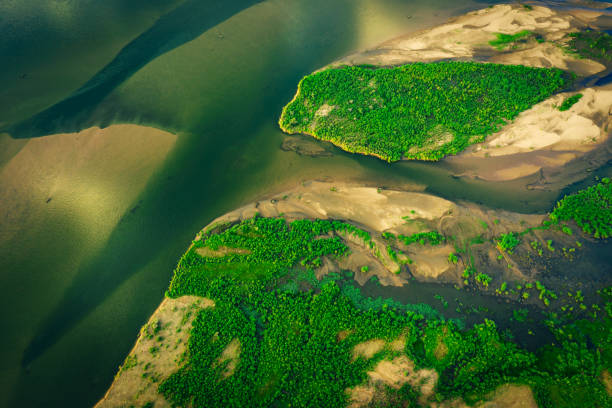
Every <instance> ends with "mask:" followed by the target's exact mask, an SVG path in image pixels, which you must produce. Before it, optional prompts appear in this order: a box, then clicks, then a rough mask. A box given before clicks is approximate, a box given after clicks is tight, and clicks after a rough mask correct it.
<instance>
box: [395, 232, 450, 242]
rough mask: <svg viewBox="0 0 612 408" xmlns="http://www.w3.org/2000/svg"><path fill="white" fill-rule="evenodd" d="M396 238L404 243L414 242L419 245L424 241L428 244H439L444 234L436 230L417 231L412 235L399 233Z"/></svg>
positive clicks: (442, 240)
mask: <svg viewBox="0 0 612 408" xmlns="http://www.w3.org/2000/svg"><path fill="white" fill-rule="evenodd" d="M397 238H398V239H399V240H400V241H402V242H403V243H404V244H405V245H410V244H414V243H416V242H418V243H419V244H421V245H425V243H426V242H427V243H429V244H430V245H440V244H441V243H443V242H444V240H445V238H444V235H442V234H440V233H439V232H438V231H428V232H417V233H416V234H412V235H401V234H400V235H398V237H397Z"/></svg>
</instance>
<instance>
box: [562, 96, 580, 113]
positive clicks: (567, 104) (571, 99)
mask: <svg viewBox="0 0 612 408" xmlns="http://www.w3.org/2000/svg"><path fill="white" fill-rule="evenodd" d="M581 98H582V94H581V93H578V94H576V95H572V96H570V97H568V98H567V99H566V100H564V101H563V103H562V104H561V106H559V110H560V111H561V112H563V111H566V110H569V108H571V107H572V106H574V104H575V103H576V102H578V101H579V100H580V99H581Z"/></svg>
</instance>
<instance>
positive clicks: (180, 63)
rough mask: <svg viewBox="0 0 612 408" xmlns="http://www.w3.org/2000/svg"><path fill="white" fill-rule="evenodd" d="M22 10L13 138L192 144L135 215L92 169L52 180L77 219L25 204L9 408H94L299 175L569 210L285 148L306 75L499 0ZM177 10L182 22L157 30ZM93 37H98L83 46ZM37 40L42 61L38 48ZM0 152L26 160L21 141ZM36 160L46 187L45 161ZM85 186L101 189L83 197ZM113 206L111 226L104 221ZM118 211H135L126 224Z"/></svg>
mask: <svg viewBox="0 0 612 408" xmlns="http://www.w3.org/2000/svg"><path fill="white" fill-rule="evenodd" d="M16 3H18V2H12V3H1V2H0V10H2V11H3V12H5V13H3V14H2V15H3V16H7V15H8V16H9V17H10V18H9V17H5V19H4V20H3V21H4V23H5V24H4V25H3V24H2V23H1V22H0V30H2V32H3V33H5V32H7V31H9V30H12V31H15V32H19V30H21V29H23V27H26V23H27V26H28V27H31V28H30V30H31V33H30V35H27V36H26V35H24V36H19V35H13V36H10V37H7V36H0V38H2V39H3V40H4V42H2V43H0V44H1V45H2V47H0V55H4V54H6V55H9V56H12V58H13V60H14V64H11V69H9V70H6V71H5V70H4V69H2V70H0V72H1V75H0V89H4V90H6V91H0V92H1V93H0V104H2V105H3V106H4V105H6V106H9V105H10V106H11V107H10V109H7V110H5V112H2V113H0V129H3V130H9V131H10V132H11V134H12V135H13V136H15V137H31V136H42V135H44V134H48V133H59V132H69V131H75V130H80V129H83V128H87V127H90V126H94V125H109V124H112V123H138V124H144V125H150V126H153V127H160V128H163V129H167V130H170V131H172V132H174V133H176V134H178V141H177V144H176V145H175V147H174V149H173V151H172V152H171V153H170V155H169V156H168V159H167V160H166V161H165V163H164V164H163V165H162V166H161V167H159V168H158V169H157V171H156V172H155V174H154V176H153V177H152V178H151V179H150V181H149V182H148V184H147V186H146V187H145V189H144V190H143V191H142V192H139V193H138V198H137V199H134V200H132V201H131V202H130V203H125V201H126V198H125V197H126V196H127V194H124V193H121V191H125V189H126V188H129V183H130V181H129V176H127V175H126V176H125V177H118V178H116V179H112V180H107V179H105V178H104V177H102V176H100V177H91V178H83V177H82V175H79V174H65V175H64V176H63V177H64V179H63V180H57V179H50V180H48V181H46V182H47V183H49V184H51V185H55V183H59V182H60V181H62V182H65V188H64V189H63V190H62V192H61V194H60V193H57V195H56V196H55V197H54V198H53V200H55V202H56V203H57V202H65V203H66V205H65V206H63V207H61V206H57V205H55V206H53V205H47V204H46V202H45V200H46V199H47V198H46V197H44V198H41V197H38V196H36V195H35V194H32V195H31V196H30V197H25V198H19V200H23V201H17V202H16V203H15V205H16V206H17V207H21V206H23V207H27V208H29V209H31V212H32V214H35V215H36V216H32V217H30V218H27V222H23V223H20V224H19V225H10V224H8V225H10V226H11V228H13V229H14V232H15V234H14V237H13V238H11V239H8V240H6V241H2V243H1V247H0V270H1V271H2V274H1V275H0V285H2V287H3V288H6V289H5V293H4V295H3V298H2V300H1V301H0V310H2V312H0V313H1V315H0V316H1V321H2V322H3V324H4V328H5V335H4V336H2V340H0V345H1V347H0V361H2V363H1V364H2V365H1V367H2V369H1V374H0V406H19V407H30V406H32V407H34V406H45V407H54V406H58V407H59V406H61V407H70V406H75V407H76V406H79V407H80V406H87V405H91V404H93V403H94V402H95V401H96V400H98V399H99V398H100V397H101V396H102V395H103V394H104V392H105V390H106V389H107V387H108V386H109V384H110V382H111V381H112V378H113V375H114V373H115V371H116V368H117V366H118V365H119V364H120V363H121V361H122V360H123V358H124V357H125V355H127V352H128V351H129V349H130V348H131V346H132V344H133V342H134V340H135V338H136V335H137V333H138V330H139V328H140V326H141V325H142V324H143V323H144V322H145V321H146V319H147V318H148V316H149V315H150V313H151V312H152V311H153V310H154V309H155V308H156V306H157V305H158V304H159V302H160V300H161V298H162V296H163V293H164V290H165V289H166V287H167V285H168V282H169V279H170V277H171V272H172V268H173V266H174V265H175V264H176V261H177V260H178V258H179V257H180V255H181V253H182V252H183V251H184V250H185V248H186V246H187V245H188V243H189V242H190V240H191V239H192V237H193V236H194V235H195V233H196V232H197V231H198V230H199V229H200V228H201V227H202V226H204V225H206V224H207V223H208V222H210V221H211V220H212V219H214V218H215V217H217V216H219V215H221V214H223V213H225V212H227V211H229V210H231V209H233V208H235V207H237V206H239V205H242V204H245V203H247V202H249V201H252V200H254V199H257V198H258V197H262V196H266V195H269V194H272V193H274V192H280V191H282V190H283V189H285V188H287V187H290V186H293V185H295V184H296V183H299V182H300V181H302V180H307V179H313V178H325V179H332V180H353V181H359V182H363V183H367V184H371V185H378V186H387V187H402V188H414V189H423V188H425V189H426V190H427V191H430V192H433V193H436V194H439V195H442V196H444V197H448V198H453V199H466V200H470V201H475V202H480V203H484V204H487V205H490V206H493V207H501V208H505V209H509V210H516V211H540V212H541V211H545V210H546V209H548V208H549V206H550V203H551V202H552V201H553V200H554V199H556V198H557V195H558V192H556V191H553V192H542V191H526V190H522V189H521V190H520V194H518V193H517V188H518V186H516V185H514V184H512V183H495V184H491V183H485V182H481V181H469V180H463V179H456V178H453V177H451V176H450V175H449V174H450V173H449V170H448V168H447V166H446V165H445V164H444V163H438V164H435V165H434V164H427V163H396V164H393V165H389V164H387V163H384V162H381V161H380V160H377V159H374V158H370V157H361V156H355V155H349V154H346V153H344V152H341V151H340V150H339V149H335V148H330V149H331V150H332V152H333V153H334V156H332V157H319V158H312V157H304V156H298V155H296V154H295V153H293V152H284V151H282V150H280V149H279V146H280V144H281V142H282V140H283V138H284V136H283V134H282V133H281V132H280V131H279V130H278V126H277V125H276V121H277V120H278V116H279V113H280V109H281V108H282V106H283V105H284V104H285V103H286V102H287V101H289V100H290V99H291V97H292V96H293V94H294V92H295V87H296V84H297V82H298V81H299V79H300V78H301V77H302V76H303V75H305V74H307V73H309V72H311V71H313V70H314V69H317V68H319V67H321V66H323V65H325V64H327V63H330V62H332V61H334V60H336V59H338V58H340V57H342V56H344V55H347V54H349V53H351V52H354V51H356V50H360V49H364V48H366V47H369V46H373V45H375V44H377V43H378V42H381V41H383V40H386V39H388V38H392V37H395V36H398V35H400V34H404V33H406V32H410V31H413V30H417V29H421V28H425V27H428V26H431V25H434V24H437V23H440V22H442V21H444V20H445V19H446V18H448V17H449V16H450V15H451V14H460V13H463V12H465V11H467V10H469V9H472V8H478V7H482V6H483V3H493V2H480V3H477V2H474V1H457V0H428V1H423V0H419V1H402V0H314V1H309V2H306V1H299V0H286V1H281V0H269V1H265V2H257V1H235V2H214V1H202V0H198V1H196V0H191V1H190V0H181V1H174V2H171V4H172V5H173V6H172V7H174V6H176V8H174V9H172V7H170V6H168V4H170V3H168V2H167V3H166V4H165V5H164V4H162V3H164V2H162V1H154V2H144V3H147V4H148V5H149V6H147V7H145V6H144V5H143V4H144V3H143V2H131V3H130V4H131V5H130V6H125V5H124V4H126V3H125V2H121V1H119V0H116V1H109V2H107V6H106V7H107V8H106V13H107V14H108V15H109V16H110V17H109V18H107V19H105V20H104V21H98V20H97V19H96V18H95V16H96V13H99V10H98V9H96V8H91V7H93V6H92V4H90V3H92V2H90V1H86V0H82V1H80V2H79V1H73V2H57V4H58V7H59V6H60V5H61V6H63V7H65V9H63V10H61V13H60V12H58V13H56V14H58V15H59V16H61V17H62V18H61V19H60V18H59V17H57V18H56V19H55V20H53V22H52V23H50V22H48V21H46V20H45V19H42V20H41V21H38V23H37V19H36V18H34V19H33V20H27V19H26V20H23V19H19V18H13V15H19V16H21V15H23V16H28V11H29V10H28V7H29V8H31V9H32V10H38V9H37V7H39V6H41V5H42V4H43V3H44V2H41V1H38V2H37V0H29V1H27V2H23V3H20V7H21V9H19V10H17V11H15V10H12V9H10V7H17V6H14V4H16ZM60 3H61V4H60ZM140 3H142V4H140ZM11 4H12V5H13V6H11ZM206 6H210V7H206ZM7 10H9V11H12V12H13V14H10V13H7V12H6V11H7ZM40 10H43V11H44V13H46V14H44V13H43V11H41V13H43V15H47V14H48V11H45V9H44V8H41V9H40ZM143 10H144V11H143ZM164 12H168V13H169V14H166V15H165V17H161V18H158V17H159V16H162V15H164ZM19 13H21V14H19ZM33 15H34V16H35V17H36V15H37V14H36V13H33ZM117 16H119V17H120V18H119V17H117ZM11 18H13V19H12V20H11ZM24 21H25V23H24ZM7 22H8V23H7ZM94 23H95V24H94ZM20 24H22V25H20ZM37 24H39V25H40V27H39V26H37ZM116 26H119V28H120V29H119V28H117V27H116ZM128 26H129V29H127V28H126V27H128ZM84 32H85V33H89V34H88V35H84V34H83V35H81V36H80V35H78V34H79V33H81V34H82V33H84ZM70 33H72V35H70ZM75 33H76V34H75ZM96 33H97V34H98V35H99V36H96ZM85 38H86V39H89V40H88V41H85ZM60 40H61V41H60ZM11 41H12V42H11ZM41 44H42V47H43V48H44V49H45V51H44V52H40V53H38V52H37V51H36V50H37V47H38V48H40V47H41ZM54 47H55V48H54ZM17 50H21V51H19V52H18V51H17ZM98 50H99V51H98ZM18 54H19V55H18ZM75 66H78V67H79V69H78V70H77V69H75V68H74V67H75ZM76 71H78V73H75V72H76ZM38 72H44V73H45V75H46V76H42V74H40V75H39V74H36V73H38ZM24 73H25V74H27V75H26V76H25V77H24V78H21V75H23V74H24ZM16 77H17V78H21V79H20V81H21V82H19V81H17V82H15V78H16ZM56 77H58V78H59V79H58V80H54V78H56ZM47 88H48V89H47ZM9 90H10V92H9ZM19 95H22V96H21V97H20V96H19ZM70 95H72V96H70ZM35 97H36V98H38V99H36V98H35ZM35 99H36V100H35ZM13 101H16V104H15V105H14V106H13ZM17 102H18V103H17ZM54 104H55V105H54ZM46 108H49V110H47V111H46V112H45V111H43V112H42V113H40V114H38V115H35V116H34V117H33V118H31V119H28V116H30V115H32V114H34V113H35V112H37V111H40V110H42V109H46ZM0 111H2V110H0ZM125 137H129V134H126V135H125ZM0 143H1V144H0V148H2V150H3V151H4V150H5V148H6V151H10V152H14V153H10V154H17V152H18V151H19V149H21V148H22V145H21V144H20V143H23V142H21V141H14V140H13V141H11V140H5V139H0ZM122 153H123V154H125V158H122V157H119V158H117V157H114V158H112V157H109V158H108V163H109V164H108V165H109V166H110V164H111V163H112V162H113V161H116V160H124V159H125V160H138V157H139V156H138V153H139V152H138V151H137V148H135V149H134V151H129V152H122ZM77 156H78V155H77ZM77 158H78V157H77ZM6 161H8V158H4V157H3V158H2V161H0V166H3V165H4V164H5V163H6ZM37 165H38V166H40V173H41V175H42V176H44V174H45V166H48V165H49V164H48V163H39V164H37V163H34V164H32V166H37ZM1 170H2V167H0V171H1ZM104 170H105V169H104V167H101V168H100V172H101V173H104ZM83 184H86V185H88V186H89V187H92V188H93V187H95V188H93V189H94V190H96V191H98V190H99V191H102V192H103V194H102V195H100V196H88V197H91V200H90V201H87V200H83V199H81V197H84V196H82V195H79V191H80V190H79V189H80V188H81V186H82V185H83ZM62 185H64V184H62ZM100 197H103V199H104V200H105V201H106V202H108V203H109V205H108V208H110V209H109V210H108V211H109V213H112V214H113V216H112V217H108V216H107V215H106V213H103V212H101V211H100V210H99V208H100V207H99V205H100V203H99V200H101V198H100ZM62 199H63V200H64V201H61V200H62ZM113 202H119V203H125V205H126V206H127V208H129V210H127V211H123V212H121V214H119V213H117V211H119V210H117V211H116V212H114V213H113V212H112V203H113ZM51 203H53V201H51ZM105 208H107V207H105ZM79 214H84V215H87V216H77V215H79Z"/></svg>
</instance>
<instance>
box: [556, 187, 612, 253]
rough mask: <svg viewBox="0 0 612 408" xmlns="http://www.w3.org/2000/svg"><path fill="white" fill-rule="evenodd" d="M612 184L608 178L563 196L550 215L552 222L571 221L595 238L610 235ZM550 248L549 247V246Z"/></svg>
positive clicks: (611, 230) (611, 232)
mask: <svg viewBox="0 0 612 408" xmlns="http://www.w3.org/2000/svg"><path fill="white" fill-rule="evenodd" d="M611 204H612V184H611V183H610V179H609V178H607V177H606V178H603V179H602V180H601V182H599V183H597V184H596V185H593V186H591V187H588V188H586V189H583V190H580V191H578V192H577V193H575V194H571V195H568V196H565V197H564V198H563V199H562V200H560V201H559V202H557V206H556V207H555V209H554V210H553V211H552V213H551V214H550V219H551V220H552V221H553V222H557V223H558V222H560V221H570V220H573V221H574V222H576V224H577V225H578V226H579V227H580V228H581V229H582V231H583V232H584V233H586V234H590V235H593V236H594V237H595V238H608V237H610V236H611V235H612V207H611ZM549 246H550V245H549Z"/></svg>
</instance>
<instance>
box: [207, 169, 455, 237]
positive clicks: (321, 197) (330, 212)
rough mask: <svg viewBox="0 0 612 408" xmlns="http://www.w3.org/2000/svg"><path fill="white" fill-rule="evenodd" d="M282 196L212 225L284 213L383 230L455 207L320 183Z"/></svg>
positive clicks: (436, 199) (419, 197)
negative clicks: (409, 217)
mask: <svg viewBox="0 0 612 408" xmlns="http://www.w3.org/2000/svg"><path fill="white" fill-rule="evenodd" d="M285 195H286V198H285V199H273V200H262V201H259V202H257V203H253V204H250V205H247V206H245V207H242V208H239V209H238V210H235V211H232V212H230V213H228V214H226V215H224V216H222V217H219V218H217V219H216V220H215V221H213V222H214V223H218V222H225V221H230V220H238V219H246V218H251V217H253V215H255V214H256V213H259V214H260V215H261V216H264V217H277V216H278V215H279V214H283V215H284V217H285V218H286V219H288V220H291V219H299V218H304V217H307V218H321V219H340V220H352V221H353V222H354V223H357V224H359V225H362V226H364V227H366V228H368V229H372V230H376V231H385V230H387V229H390V228H393V227H396V226H399V225H401V224H403V223H404V222H405V220H404V219H403V218H402V217H405V216H407V215H411V216H412V217H414V218H422V219H435V218H439V217H441V216H442V215H444V214H445V213H446V212H448V211H449V210H451V209H452V208H454V207H455V205H454V204H453V203H452V202H450V201H448V200H445V199H443V198H440V197H436V196H433V195H430V194H423V193H414V192H407V191H394V190H380V191H379V190H377V189H376V188H372V187H358V186H354V185H348V184H344V183H339V184H336V185H334V184H330V183H325V182H319V181H312V182H308V183H305V185H304V186H302V187H298V188H296V189H295V190H292V191H289V192H288V193H287V194H285ZM347 203H350V205H347Z"/></svg>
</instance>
